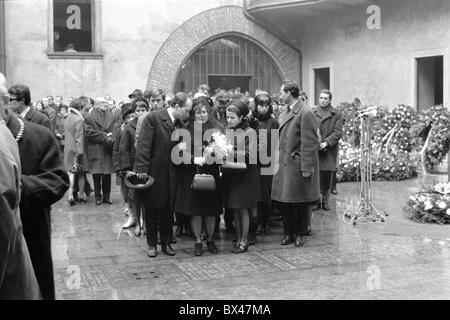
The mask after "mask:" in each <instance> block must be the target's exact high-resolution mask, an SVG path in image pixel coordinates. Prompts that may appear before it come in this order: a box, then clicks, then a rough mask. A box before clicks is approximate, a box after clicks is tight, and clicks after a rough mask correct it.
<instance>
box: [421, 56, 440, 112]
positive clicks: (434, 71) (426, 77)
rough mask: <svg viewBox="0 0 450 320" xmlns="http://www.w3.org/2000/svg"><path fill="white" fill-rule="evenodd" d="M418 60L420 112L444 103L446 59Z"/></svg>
mask: <svg viewBox="0 0 450 320" xmlns="http://www.w3.org/2000/svg"><path fill="white" fill-rule="evenodd" d="M416 60H417V75H416V79H417V80H416V81H417V107H418V109H419V110H422V109H427V108H429V107H432V106H435V105H438V104H442V103H443V91H444V72H443V70H444V57H443V56H434V57H424V58H416Z"/></svg>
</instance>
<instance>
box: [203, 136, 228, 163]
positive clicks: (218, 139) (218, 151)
mask: <svg viewBox="0 0 450 320" xmlns="http://www.w3.org/2000/svg"><path fill="white" fill-rule="evenodd" d="M232 152H233V146H232V145H231V144H230V143H228V140H227V137H226V136H225V135H224V134H222V133H220V132H214V133H213V134H212V136H211V142H210V143H209V144H208V145H207V146H206V147H205V149H204V153H203V155H204V157H211V158H215V159H217V160H219V161H221V160H223V159H225V158H226V156H227V155H228V154H231V153H232Z"/></svg>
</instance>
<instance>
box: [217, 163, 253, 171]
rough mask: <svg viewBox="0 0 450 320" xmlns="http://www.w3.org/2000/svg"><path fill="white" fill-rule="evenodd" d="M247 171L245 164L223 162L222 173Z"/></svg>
mask: <svg viewBox="0 0 450 320" xmlns="http://www.w3.org/2000/svg"><path fill="white" fill-rule="evenodd" d="M245 170H247V165H246V164H245V162H224V163H223V164H222V171H224V172H242V171H245Z"/></svg>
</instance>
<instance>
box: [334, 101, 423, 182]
mask: <svg viewBox="0 0 450 320" xmlns="http://www.w3.org/2000/svg"><path fill="white" fill-rule="evenodd" d="M355 101H357V99H355ZM338 108H339V109H340V110H341V111H342V112H343V115H344V119H345V122H344V127H343V133H342V139H341V141H340V144H339V167H338V172H337V175H336V177H337V180H338V182H344V181H357V180H359V163H360V152H359V147H360V146H359V137H360V136H361V132H360V121H358V119H357V115H358V113H360V112H361V110H364V109H365V107H362V106H361V105H360V104H358V103H355V102H353V103H342V104H341V105H340V106H339V107H338ZM374 110H375V109H374ZM373 116H374V118H373V131H372V133H371V134H372V150H374V152H373V154H372V159H371V160H372V178H373V180H389V181H390V180H394V181H398V180H403V179H409V178H412V177H415V176H417V168H418V167H419V165H420V161H419V158H418V156H417V155H416V154H413V153H410V151H411V149H412V146H413V144H412V143H411V140H412V139H411V134H410V132H409V129H410V127H411V126H412V125H413V124H415V122H416V116H415V113H414V111H413V110H412V108H411V107H409V106H405V105H398V106H396V107H395V108H394V109H393V110H392V111H386V110H384V109H383V108H376V113H374V115H373Z"/></svg>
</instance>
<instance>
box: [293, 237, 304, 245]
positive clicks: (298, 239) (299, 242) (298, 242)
mask: <svg viewBox="0 0 450 320" xmlns="http://www.w3.org/2000/svg"><path fill="white" fill-rule="evenodd" d="M304 244H305V241H304V240H303V237H302V236H297V237H296V238H295V246H296V247H301V246H303V245H304Z"/></svg>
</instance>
